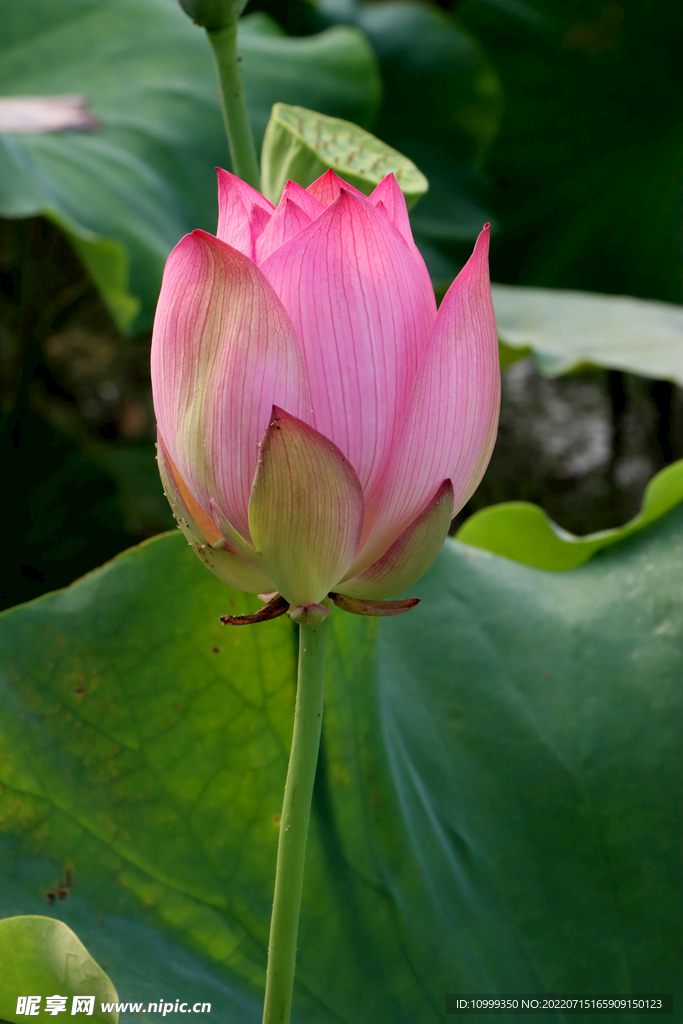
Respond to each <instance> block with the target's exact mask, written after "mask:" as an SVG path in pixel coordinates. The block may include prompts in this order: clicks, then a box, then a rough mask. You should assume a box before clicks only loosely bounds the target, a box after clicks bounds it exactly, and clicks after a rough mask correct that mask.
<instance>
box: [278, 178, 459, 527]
mask: <svg viewBox="0 0 683 1024" xmlns="http://www.w3.org/2000/svg"><path fill="white" fill-rule="evenodd" d="M261 269H262V270H263V272H264V274H265V275H266V277H267V278H268V280H269V281H270V283H271V284H272V286H273V288H274V290H275V291H276V292H277V294H278V295H279V296H280V298H281V299H282V301H283V303H284V306H285V308H286V309H287V310H288V312H289V314H290V316H291V318H292V322H293V324H294V330H295V331H296V335H297V338H298V340H299V343H300V344H301V346H302V349H303V353H304V359H305V362H306V372H307V376H308V380H309V385H310V391H311V402H312V406H313V415H312V418H311V420H310V422H311V423H312V425H313V426H314V427H315V428H316V430H319V431H320V432H321V433H322V434H324V435H325V436H326V437H329V438H330V440H332V441H333V442H334V443H335V444H336V445H338V446H339V448H341V450H342V451H343V452H344V454H345V455H346V456H347V457H348V458H349V460H350V462H351V464H352V466H353V467H354V469H355V470H356V472H357V474H358V476H359V479H360V481H361V484H362V487H363V492H364V495H365V501H366V516H372V513H373V506H374V505H375V504H376V502H377V501H378V500H379V495H380V493H381V490H382V486H383V483H384V476H385V473H386V470H387V466H388V464H389V460H390V458H391V453H392V451H393V448H394V445H395V444H396V441H397V439H398V435H399V432H400V430H401V426H402V423H403V420H404V417H405V412H406V407H407V403H408V399H409V396H410V391H411V387H412V384H413V380H414V378H415V374H416V372H417V368H418V365H419V361H420V357H421V355H422V352H423V351H424V348H425V346H426V344H427V340H428V338H429V332H430V329H431V327H432V325H433V323H434V319H435V316H436V303H435V300H434V292H433V289H432V286H431V282H430V280H429V276H428V274H427V271H426V269H424V272H416V264H415V259H414V257H413V255H412V253H411V252H410V250H409V248H408V246H407V245H406V243H405V241H404V239H403V238H402V237H401V235H399V233H398V232H397V231H396V229H395V228H394V227H393V225H392V224H391V223H390V222H389V221H388V220H387V218H386V216H385V215H384V214H382V213H380V212H379V211H377V210H376V209H375V208H374V206H372V204H371V203H369V202H368V200H367V199H366V198H365V197H363V196H359V195H356V194H355V193H354V192H351V191H348V190H347V189H346V188H344V189H342V191H341V192H340V193H339V196H338V198H337V199H336V200H335V202H334V203H333V204H332V206H330V207H328V208H327V210H325V212H324V213H323V214H321V216H320V217H318V218H317V220H315V221H313V222H312V223H311V224H309V225H308V226H307V227H306V228H304V229H303V230H302V231H300V232H299V234H297V235H296V236H295V237H294V238H291V239H290V240H289V241H288V242H286V243H285V244H284V245H283V246H281V247H280V248H279V249H277V250H276V251H275V252H274V253H272V254H271V255H270V256H269V257H268V258H267V259H266V260H265V261H264V262H263V263H262V264H261ZM306 419H307V420H309V417H306ZM442 479H443V477H442ZM439 482H441V481H439ZM434 489H435V488H433V490H434ZM428 497H429V496H428ZM425 500H426V499H425ZM423 504H424V502H423ZM418 511H419V509H418Z"/></svg>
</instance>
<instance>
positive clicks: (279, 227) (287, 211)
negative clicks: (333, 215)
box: [256, 199, 311, 263]
mask: <svg viewBox="0 0 683 1024" xmlns="http://www.w3.org/2000/svg"><path fill="white" fill-rule="evenodd" d="M310 223H311V218H310V217H309V216H308V214H307V213H304V211H303V210H302V209H301V207H300V206H299V204H298V203H295V202H294V200H293V199H285V201H284V203H283V202H282V201H280V203H279V205H278V207H277V209H276V211H275V213H274V214H273V216H272V217H271V218H270V221H269V222H268V227H267V228H266V229H265V231H264V232H263V234H262V235H261V236H260V237H259V238H258V240H257V242H256V262H257V263H262V262H263V261H264V260H265V259H266V257H267V256H270V254H271V252H274V251H275V250H276V249H279V248H280V246H281V245H284V243H285V242H287V241H289V239H290V238H291V237H292V235H295V234H296V233H297V231H301V229H302V228H305V227H306V225H307V224H310Z"/></svg>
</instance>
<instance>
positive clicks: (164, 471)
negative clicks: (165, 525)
mask: <svg viewBox="0 0 683 1024" xmlns="http://www.w3.org/2000/svg"><path fill="white" fill-rule="evenodd" d="M157 453H158V454H157V462H158V465H159V475H160V476H161V483H162V485H163V488H164V493H165V495H166V497H167V499H168V503H169V505H170V506H171V510H172V512H173V515H174V516H175V519H176V522H177V523H178V526H179V527H180V529H181V530H182V532H183V534H184V536H185V538H186V540H187V542H188V544H189V545H190V547H191V548H192V549H193V551H195V553H196V554H197V555H199V557H200V558H201V560H202V561H203V562H204V564H205V565H207V566H208V567H209V569H211V571H212V572H213V573H215V575H216V576H218V577H219V579H222V580H223V582H224V583H228V584H229V585H230V586H231V587H236V588H237V589H238V590H246V591H247V592H249V593H252V594H257V593H258V592H259V591H262V590H264V589H267V588H268V587H269V586H270V585H271V584H270V580H268V578H267V577H266V576H264V575H263V573H261V572H259V570H258V569H257V568H255V566H253V565H251V564H250V563H249V562H246V561H245V560H244V559H243V558H241V557H240V556H239V555H238V554H237V553H236V552H235V551H233V550H230V549H229V548H226V547H222V549H216V548H214V547H213V545H214V544H216V543H221V541H222V538H221V534H220V533H219V531H218V529H217V527H216V524H215V523H214V521H213V519H212V518H211V516H209V515H207V514H206V512H205V511H204V509H203V508H202V507H201V506H200V505H199V504H198V502H197V501H195V499H194V498H193V497H192V494H191V493H190V491H189V489H188V487H187V484H186V483H185V481H184V480H183V478H182V477H181V476H180V474H179V473H178V470H177V469H176V467H175V466H174V465H173V461H172V459H171V457H170V456H169V454H168V450H167V448H166V445H165V444H164V442H163V438H162V437H161V435H159V438H158V443H157Z"/></svg>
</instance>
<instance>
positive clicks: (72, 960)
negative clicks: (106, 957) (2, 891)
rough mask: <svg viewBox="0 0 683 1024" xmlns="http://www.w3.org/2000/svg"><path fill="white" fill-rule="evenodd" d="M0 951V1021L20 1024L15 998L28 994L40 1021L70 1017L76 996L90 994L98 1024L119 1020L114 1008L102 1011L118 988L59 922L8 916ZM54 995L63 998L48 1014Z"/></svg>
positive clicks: (21, 1014) (2, 926)
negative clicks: (47, 1017) (60, 1015)
mask: <svg viewBox="0 0 683 1024" xmlns="http://www.w3.org/2000/svg"><path fill="white" fill-rule="evenodd" d="M64 891H66V890H63V892H64ZM0 949H2V973H0V1017H1V1019H2V1020H3V1021H5V1022H8V1024H9V1022H13V1024H22V1018H23V1017H24V1015H25V1012H26V1011H25V1006H26V1004H25V1003H24V1008H23V1009H21V1011H20V1012H17V1011H18V1010H19V1007H20V1005H21V1004H20V1003H19V997H21V996H24V997H26V996H29V995H33V996H34V997H35V996H38V997H39V1000H40V1001H39V1003H38V1005H37V1008H36V1009H37V1012H36V1013H35V1014H29V1015H30V1016H42V1017H43V1019H44V1018H45V1015H46V1013H48V1014H49V1015H50V1016H56V1013H61V1012H63V1013H69V1012H70V1011H72V1010H73V1009H74V997H78V996H85V997H86V998H87V997H88V996H90V997H91V998H92V997H94V999H95V1002H94V1005H93V1008H92V1013H91V1014H90V1016H92V1018H93V1020H96V1021H99V1022H100V1024H116V1022H117V1021H118V1013H117V1012H116V1010H115V1009H109V1010H105V1009H103V1007H102V1004H103V1003H104V1004H112V1003H116V1002H118V996H117V994H116V989H115V988H114V986H113V985H112V983H111V981H110V980H109V978H108V977H107V975H106V974H105V973H104V971H103V970H102V968H101V967H100V966H99V964H97V963H96V962H95V961H94V960H93V958H92V957H91V956H90V954H89V953H88V951H87V949H86V948H85V946H84V945H83V943H82V942H81V941H80V939H79V938H78V936H77V935H74V933H73V931H72V930H71V928H68V927H67V925H65V924H64V923H63V922H62V921H55V920H54V919H53V918H50V917H45V916H44V915H41V914H31V915H26V916H23V917H22V916H20V917H7V918H5V920H4V921H0ZM55 995H59V996H61V997H62V999H63V1000H64V1004H63V1005H62V1009H61V1010H60V1009H57V1010H56V1013H55V1014H52V1013H51V1012H50V1011H49V1010H48V1009H47V1007H48V1003H47V1002H46V1000H47V999H48V998H49V997H50V996H55ZM34 1005H35V1004H34ZM56 1005H57V1006H58V1005H59V1004H56ZM76 1005H77V1004H76ZM80 1012H83V1011H80Z"/></svg>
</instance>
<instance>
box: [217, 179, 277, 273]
mask: <svg viewBox="0 0 683 1024" xmlns="http://www.w3.org/2000/svg"><path fill="white" fill-rule="evenodd" d="M216 173H217V175H218V228H217V230H216V236H217V237H218V238H220V239H221V241H222V242H227V244H228V245H231V246H232V247H233V249H239V251H240V252H243V253H244V254H245V256H248V257H249V259H252V260H253V258H254V244H255V242H256V239H257V238H258V236H259V235H260V233H261V232H262V231H263V229H264V228H265V226H266V224H267V223H268V221H269V220H270V218H271V216H272V215H273V213H274V211H275V207H274V206H273V204H272V203H270V202H269V201H268V200H267V199H266V197H265V196H262V195H261V193H260V192H257V191H256V189H255V188H252V187H251V185H247V183H246V181H242V180H241V178H237V177H235V175H234V174H231V173H230V171H224V170H223V168H222V167H217V168H216Z"/></svg>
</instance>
